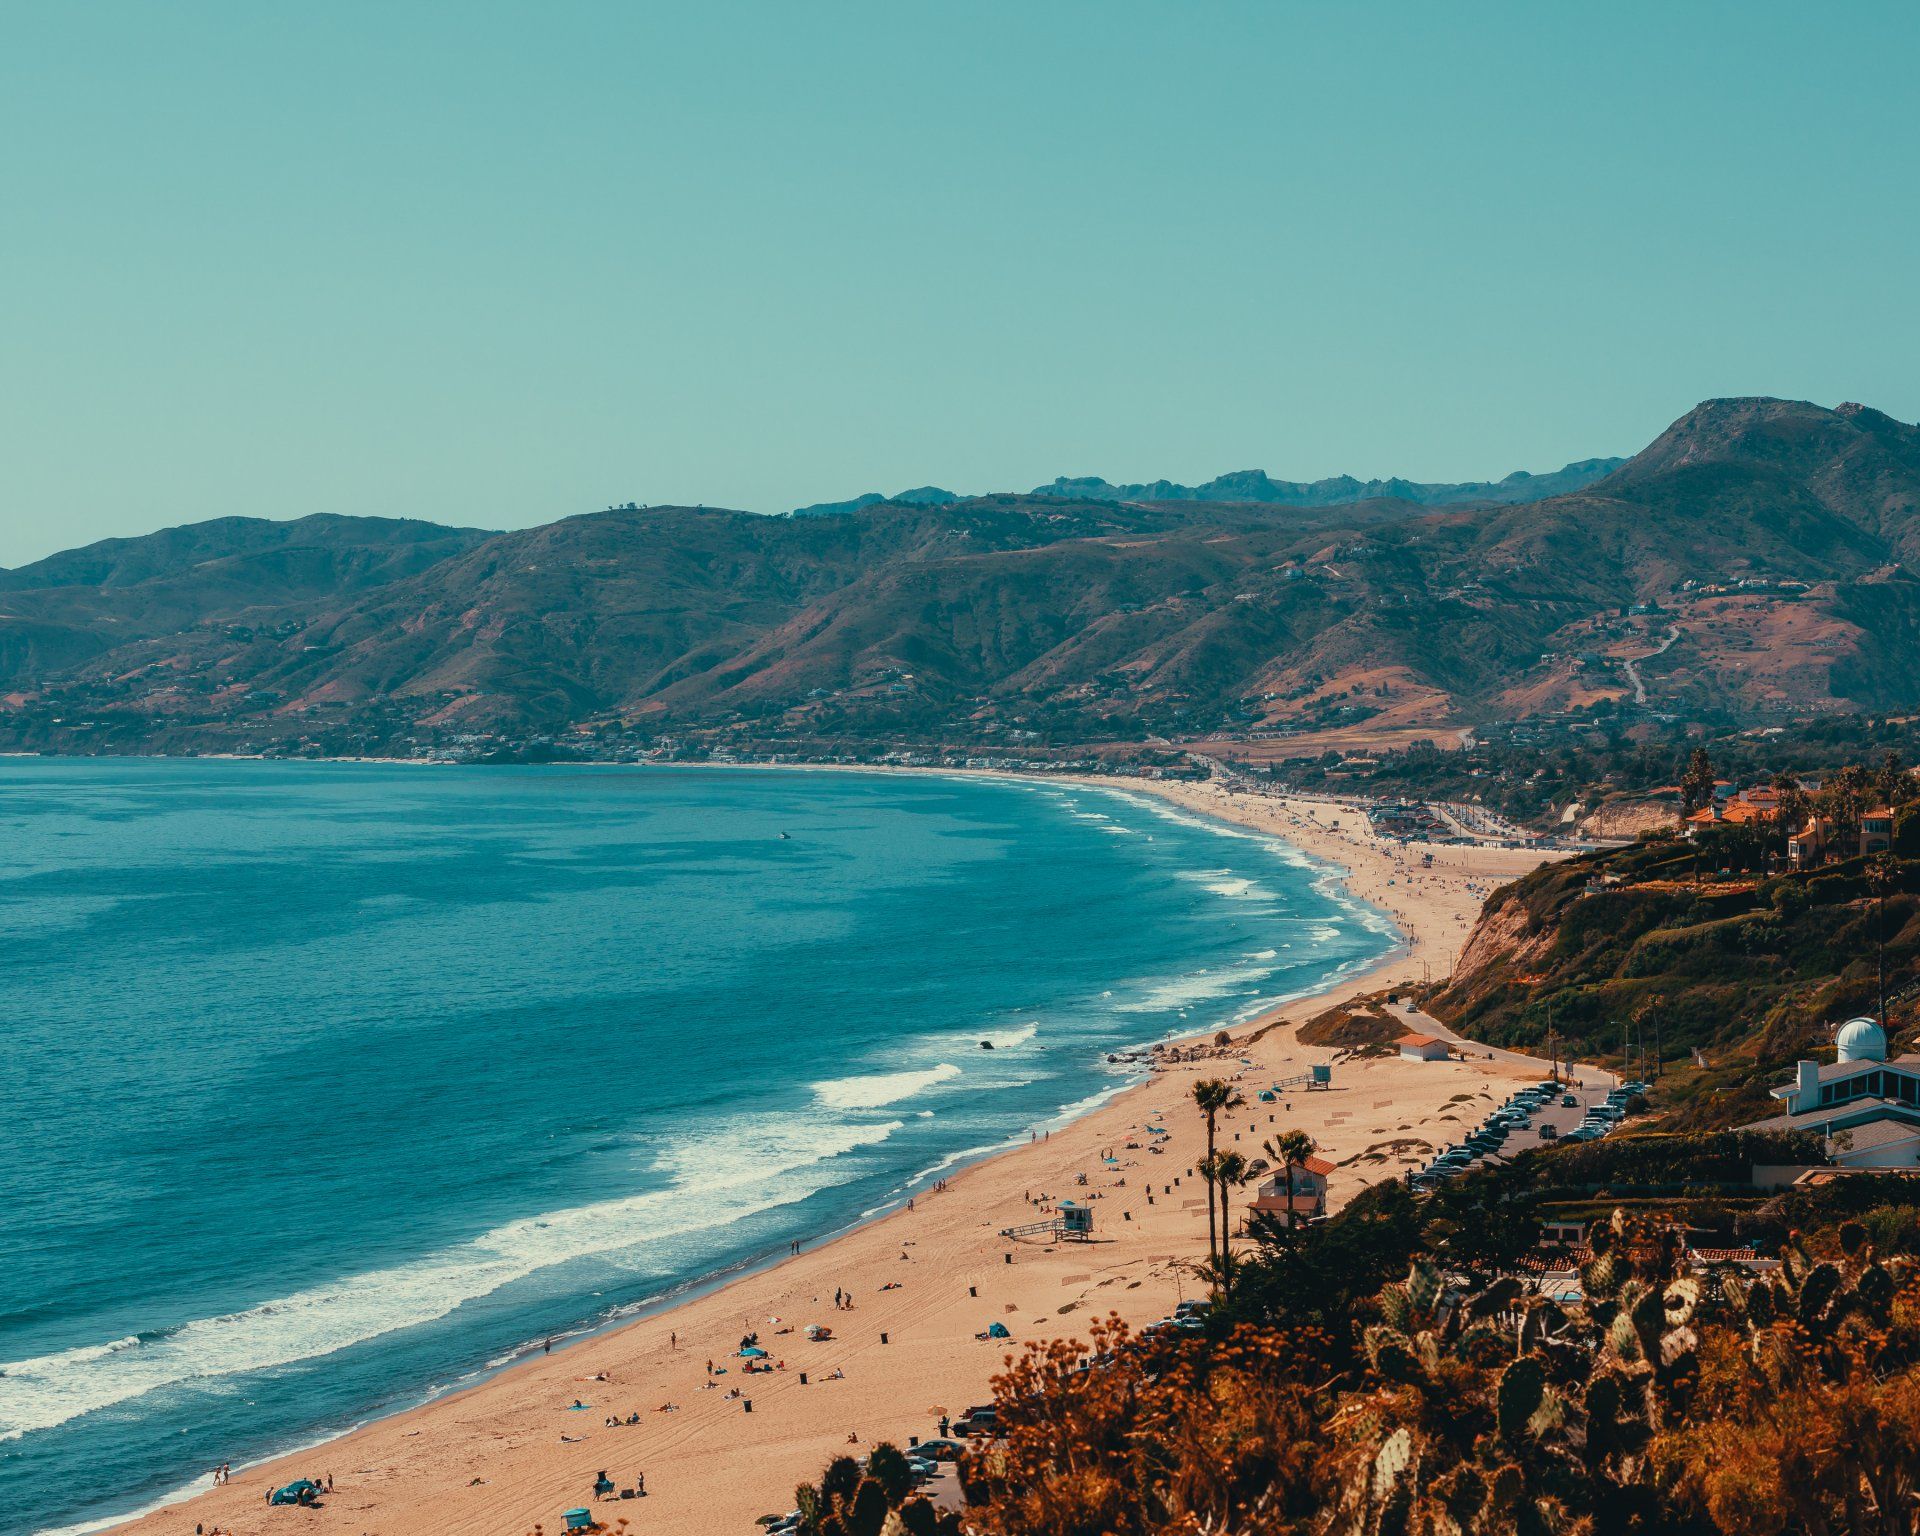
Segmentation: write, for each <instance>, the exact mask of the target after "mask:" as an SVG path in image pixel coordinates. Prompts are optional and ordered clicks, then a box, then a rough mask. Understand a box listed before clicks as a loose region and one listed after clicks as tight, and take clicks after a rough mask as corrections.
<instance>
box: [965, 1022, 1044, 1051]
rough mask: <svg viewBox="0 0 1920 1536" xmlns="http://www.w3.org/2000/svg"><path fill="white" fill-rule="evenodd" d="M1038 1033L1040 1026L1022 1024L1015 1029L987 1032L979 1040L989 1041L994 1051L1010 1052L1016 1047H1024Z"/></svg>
mask: <svg viewBox="0 0 1920 1536" xmlns="http://www.w3.org/2000/svg"><path fill="white" fill-rule="evenodd" d="M1039 1033H1040V1026H1039V1025H1038V1024H1022V1025H1020V1026H1019V1027H1018V1028H1015V1029H996V1030H989V1031H988V1032H987V1033H986V1034H984V1035H982V1036H981V1037H980V1038H981V1039H982V1040H991V1041H992V1042H993V1048H994V1049H995V1050H996V1051H1010V1050H1012V1049H1014V1047H1016V1046H1021V1045H1025V1044H1026V1043H1027V1042H1028V1041H1029V1040H1031V1039H1032V1038H1033V1037H1034V1036H1035V1035H1037V1034H1039Z"/></svg>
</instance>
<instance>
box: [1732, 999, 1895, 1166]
mask: <svg viewBox="0 0 1920 1536" xmlns="http://www.w3.org/2000/svg"><path fill="white" fill-rule="evenodd" d="M1834 1044H1835V1046H1836V1051H1835V1057H1836V1059H1835V1060H1834V1061H1832V1062H1831V1063H1826V1064H1823V1063H1821V1062H1817V1061H1803V1062H1801V1063H1800V1065H1799V1068H1798V1069H1797V1071H1796V1072H1795V1073H1794V1079H1793V1081H1792V1082H1790V1083H1783V1084H1782V1085H1781V1086H1779V1087H1778V1088H1775V1089H1773V1090H1772V1092H1773V1096H1774V1097H1775V1098H1776V1099H1779V1100H1780V1101H1781V1102H1782V1103H1783V1104H1784V1106H1785V1112H1784V1113H1782V1114H1778V1115H1774V1116H1772V1117H1770V1118H1768V1119H1766V1120H1756V1121H1755V1122H1754V1123H1753V1124H1752V1125H1750V1126H1748V1127H1747V1129H1748V1130H1753V1131H1813V1132H1816V1133H1817V1134H1819V1135H1820V1136H1823V1137H1824V1138H1826V1143H1827V1152H1828V1155H1829V1156H1830V1157H1832V1159H1833V1160H1834V1162H1835V1163H1837V1164H1838V1165H1839V1166H1841V1167H1843V1168H1912V1167H1915V1166H1917V1165H1920V1055H1916V1054H1914V1053H1911V1052H1909V1053H1907V1054H1906V1055H1902V1056H1896V1057H1894V1058H1893V1059H1892V1060H1891V1061H1889V1060H1888V1059H1887V1034H1886V1031H1885V1030H1883V1029H1882V1028H1881V1027H1880V1025H1879V1024H1878V1023H1876V1022H1875V1021H1874V1020H1872V1019H1866V1018H1861V1019H1849V1020H1848V1021H1847V1022H1846V1023H1845V1024H1843V1025H1841V1026H1840V1032H1839V1034H1838V1035H1837V1036H1836V1037H1835V1039H1834Z"/></svg>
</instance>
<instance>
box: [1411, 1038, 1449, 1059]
mask: <svg viewBox="0 0 1920 1536" xmlns="http://www.w3.org/2000/svg"><path fill="white" fill-rule="evenodd" d="M1399 1043H1400V1059H1401V1060H1402V1061H1445V1060H1446V1059H1447V1042H1446V1041H1444V1040H1436V1039H1434V1037H1433V1036H1432V1035H1402V1036H1401V1037H1400V1042H1399Z"/></svg>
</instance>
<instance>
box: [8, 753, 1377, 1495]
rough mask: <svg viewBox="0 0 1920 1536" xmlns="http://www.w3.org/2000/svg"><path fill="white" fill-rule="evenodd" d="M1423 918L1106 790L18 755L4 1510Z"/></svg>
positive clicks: (682, 1241) (396, 1401) (253, 1431)
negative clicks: (1359, 898)
mask: <svg viewBox="0 0 1920 1536" xmlns="http://www.w3.org/2000/svg"><path fill="white" fill-rule="evenodd" d="M1395 942H1396V939H1395V936H1394V934H1393V932H1392V929H1391V927H1390V926H1389V925H1388V924H1387V923H1386V921H1385V920H1384V918H1382V917H1381V915H1380V914H1378V913H1376V912H1372V911H1371V910H1369V909H1366V908H1364V907H1361V906H1360V905H1358V904H1357V903H1355V902H1353V901H1351V900H1350V899H1349V898H1347V897H1346V896H1345V895H1344V893H1343V892H1342V891H1341V890H1340V888H1339V887H1338V885H1337V884H1336V883H1335V882H1334V880H1333V879H1332V877H1331V876H1330V875H1329V874H1328V873H1327V872H1326V871H1324V870H1323V869H1320V868H1318V867H1316V866H1313V865H1311V864H1310V863H1308V861H1307V860H1306V859H1305V858H1304V857H1303V856H1301V855H1300V854H1299V853H1297V852H1296V851H1294V850H1292V849H1291V848H1289V847H1287V846H1286V845H1284V844H1282V843H1279V842H1276V841H1273V840H1271V839H1267V838H1263V837H1259V836H1256V835H1252V834H1249V833H1247V832H1244V831H1242V830H1239V829H1235V828H1229V827H1227V826H1225V825H1222V824H1219V823H1214V822H1210V821H1207V820H1204V819H1201V818H1197V817H1193V816H1189V815H1187V814H1185V813H1184V812H1181V811H1178V810H1176V809H1174V808H1173V807H1171V806H1168V805H1166V804H1164V803H1162V802H1159V801H1157V800H1154V799H1152V798H1151V797H1149V796H1147V795H1144V794H1132V793H1125V792H1117V793H1116V792H1108V791H1104V790H1098V789H1093V788H1087V787H1075V786H1072V785H1069V784H1054V783H1045V784H1040V783H1031V782H1021V781H1013V780H987V779H961V778H937V777H930V776H906V775H882V774H854V773H808V772H801V771H792V772H789V771H779V770H775V771H744V770H721V769H716V770H695V769H569V768H534V769H480V768H426V767H406V766H383V765H358V764H283V763H250V762H211V761H197V762H196V761H140V760H132V761H127V760H82V761H54V760H37V759H12V760H4V761H0V1531H3V1532H7V1533H15V1532H36V1531H45V1530H52V1529H67V1528H73V1527H76V1526H82V1527H84V1526H85V1525H88V1524H90V1523H91V1522H94V1521H97V1520H101V1519H103V1518H105V1517H108V1516H111V1515H114V1514H118V1513H124V1512H125V1511H127V1510H130V1509H135V1508H139V1507H143V1506H146V1505H149V1504H151V1503H153V1502H155V1501H156V1500H158V1499H160V1498H163V1497H165V1496H166V1495H168V1494H169V1493H172V1492H176V1491H178V1490H179V1489H181V1488H182V1487H183V1486H185V1485H187V1484H188V1483H190V1482H191V1481H192V1480H193V1479H195V1478H196V1477H198V1478H204V1475H205V1472H206V1469H207V1468H209V1467H211V1466H212V1465H213V1464H215V1463H216V1462H219V1461H223V1460H225V1461H231V1462H233V1463H234V1465H235V1466H236V1467H238V1466H240V1465H241V1464H243V1463H244V1462H246V1461H248V1460H251V1459H255V1458H258V1457H260V1456H262V1455H265V1454H268V1453H271V1452H274V1451H276V1450H284V1449H288V1448H291V1447H294V1446H297V1445H300V1444H304V1443H311V1442H313V1441H315V1440H318V1439H320V1438H322V1437H324V1436H326V1435H328V1434H331V1433H336V1432H338V1431H339V1430H341V1429H343V1428H345V1427H348V1426H350V1425H352V1424H354V1423H357V1422H360V1421H362V1420H364V1419H366V1418H368V1417H370V1416H372V1415H375V1414H378V1413H381V1412H383V1411H390V1410H392V1409H396V1408H400V1407H404V1406H406V1405H408V1404H411V1403H415V1402H418V1401H420V1400H421V1399H422V1398H424V1397H426V1396H428V1395H430V1394H431V1393H433V1392H435V1391H437V1390H443V1389H445V1388H447V1387H449V1386H453V1385H456V1384H459V1383H461V1382H462V1381H466V1380H471V1379H472V1377H473V1376H474V1375H476V1374H477V1373H481V1372H484V1371H487V1370H489V1369H493V1368H497V1367H498V1366H499V1365H501V1364H503V1363H505V1362H507V1361H508V1360H510V1359H512V1358H513V1357H514V1356H515V1355H516V1354H517V1353H518V1352H520V1351H522V1350H524V1349H526V1348H528V1347H529V1345H530V1344H531V1343H532V1342H533V1341H537V1340H540V1339H542V1338H544V1337H546V1336H548V1335H552V1334H559V1335H563V1336H564V1335H566V1334H569V1333H572V1332H575V1331H578V1330H583V1329H590V1328H593V1327H597V1326H603V1325H605V1324H606V1323H607V1322H609V1321H611V1320H614V1319H617V1318H618V1317H620V1316H622V1315H624V1314H628V1313H631V1312H633V1311H636V1310H639V1309H642V1308H646V1307H649V1306H657V1305H659V1304H661V1303H662V1302H663V1301H664V1300H668V1299H671V1298H672V1297H673V1296H674V1295H675V1294H677V1293H679V1292H681V1291H683V1290H685V1289H686V1288H688V1287H690V1286H694V1285H698V1284H702V1283H709V1282H711V1281H712V1280H713V1279H714V1278H715V1277H716V1276H719V1275H722V1274H724V1273H726V1272H728V1271H730V1270H734V1269H738V1268H740V1267H742V1266H747V1265H751V1264H754V1263H756V1262H759V1261H762V1260H764V1259H766V1258H769V1257H772V1256H777V1255H779V1254H781V1253H783V1252H784V1251H785V1249H786V1245H787V1243H788V1241H789V1240H790V1239H791V1238H795V1237H801V1238H806V1239H808V1240H810V1241H811V1240H817V1239H819V1238H822V1237H824V1236H826V1235H828V1234H830V1233H832V1232H834V1231H836V1230H839V1229H841V1228H844V1227H845V1226H847V1225H848V1224H849V1223H851V1222H855V1221H858V1220H859V1219H861V1218H862V1217H864V1216H868V1215H871V1214H873V1213H875V1212H878V1211H882V1210H885V1209H886V1208H888V1207H889V1206H890V1205H891V1204H893V1203H895V1202H897V1201H900V1200H903V1199H905V1198H906V1196H907V1195H908V1194H909V1193H911V1192H912V1191H913V1190H914V1189H915V1188H916V1187H918V1186H919V1185H920V1184H922V1183H924V1182H925V1181H927V1180H929V1179H932V1178H936V1177H938V1176H939V1175H940V1174H941V1173H943V1172H946V1171H949V1170H950V1169H952V1168H953V1167H954V1166H956V1165H957V1164H959V1163H962V1162H964V1161H966V1160H968V1159H971V1158H975V1157H978V1156H981V1155H983V1154H984V1153H986V1152H987V1151H989V1150H991V1149H993V1148H995V1147H997V1146H1000V1145H1003V1144H1006V1143H1009V1142H1012V1141H1021V1140H1024V1139H1026V1137H1027V1135H1028V1134H1029V1132H1030V1130H1031V1129H1033V1128H1034V1127H1038V1126H1043V1125H1046V1124H1049V1123H1051V1122H1054V1121H1056V1120H1058V1119H1059V1118H1060V1117H1062V1116H1064V1115H1069V1114H1072V1113H1074V1112H1075V1111H1076V1110H1078V1109H1082V1108H1084V1107H1087V1106H1089V1105H1091V1104H1093V1103H1096V1102H1098V1101H1099V1099H1100V1098H1102V1097H1103V1096H1105V1095H1108V1094H1111V1093H1113V1092H1115V1091H1117V1089H1118V1088H1120V1087H1122V1086H1124V1085H1125V1083H1126V1082H1127V1081H1128V1080H1129V1079H1128V1077H1127V1076H1126V1073H1127V1072H1128V1071H1129V1070H1130V1069H1129V1068H1127V1067H1125V1066H1123V1065H1115V1064H1110V1063H1109V1062H1108V1061H1107V1059H1106V1056H1107V1053H1108V1052H1109V1051H1111V1050H1114V1049H1116V1048H1119V1047H1124V1046H1127V1045H1132V1044H1139V1043H1143V1042H1146V1041H1150V1040H1154V1039H1158V1038H1162V1037H1165V1036H1167V1035H1169V1034H1172V1033H1177V1032H1186V1031H1191V1030H1195V1029H1199V1028H1202V1027H1207V1026H1212V1025H1215V1024H1217V1023H1223V1022H1227V1021H1231V1020H1234V1019H1238V1018H1243V1017H1246V1016H1248V1015H1250V1014H1251V1013H1253V1012H1254V1011H1256V1010H1257V1009H1258V1008H1259V1007H1260V1006H1261V1005H1262V1004H1263V1003H1264V1002H1267V1001H1270V1000H1272V999H1274V998H1276V997H1281V996H1286V995H1290V994H1297V993H1301V992H1304V991H1308V990H1311V989H1314V988H1317V987H1319V986H1320V985H1321V984H1323V983H1324V982H1325V981H1326V980H1327V979H1328V977H1329V976H1331V975H1333V974H1335V973H1338V972H1342V971H1347V970H1352V969H1355V968H1358V967H1361V966H1364V965H1365V964H1367V963H1368V962H1370V961H1371V960H1372V959H1374V958H1375V957H1377V956H1379V955H1380V954H1382V953H1383V952H1385V951H1386V950H1387V949H1388V948H1389V947H1390V946H1391V945H1392V944H1393V943H1395ZM983 1040H990V1041H991V1042H992V1043H993V1049H991V1050H986V1049H982V1047H981V1042H982V1041H983Z"/></svg>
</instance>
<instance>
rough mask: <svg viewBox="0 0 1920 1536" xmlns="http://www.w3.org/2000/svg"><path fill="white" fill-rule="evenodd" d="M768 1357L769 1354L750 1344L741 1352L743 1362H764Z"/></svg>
mask: <svg viewBox="0 0 1920 1536" xmlns="http://www.w3.org/2000/svg"><path fill="white" fill-rule="evenodd" d="M766 1357H767V1352H766V1351H765V1350H764V1349H762V1348H760V1347H759V1346H758V1345H757V1344H749V1345H748V1346H747V1347H746V1348H745V1349H743V1350H741V1351H740V1358H741V1359H742V1360H764V1359H766Z"/></svg>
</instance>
